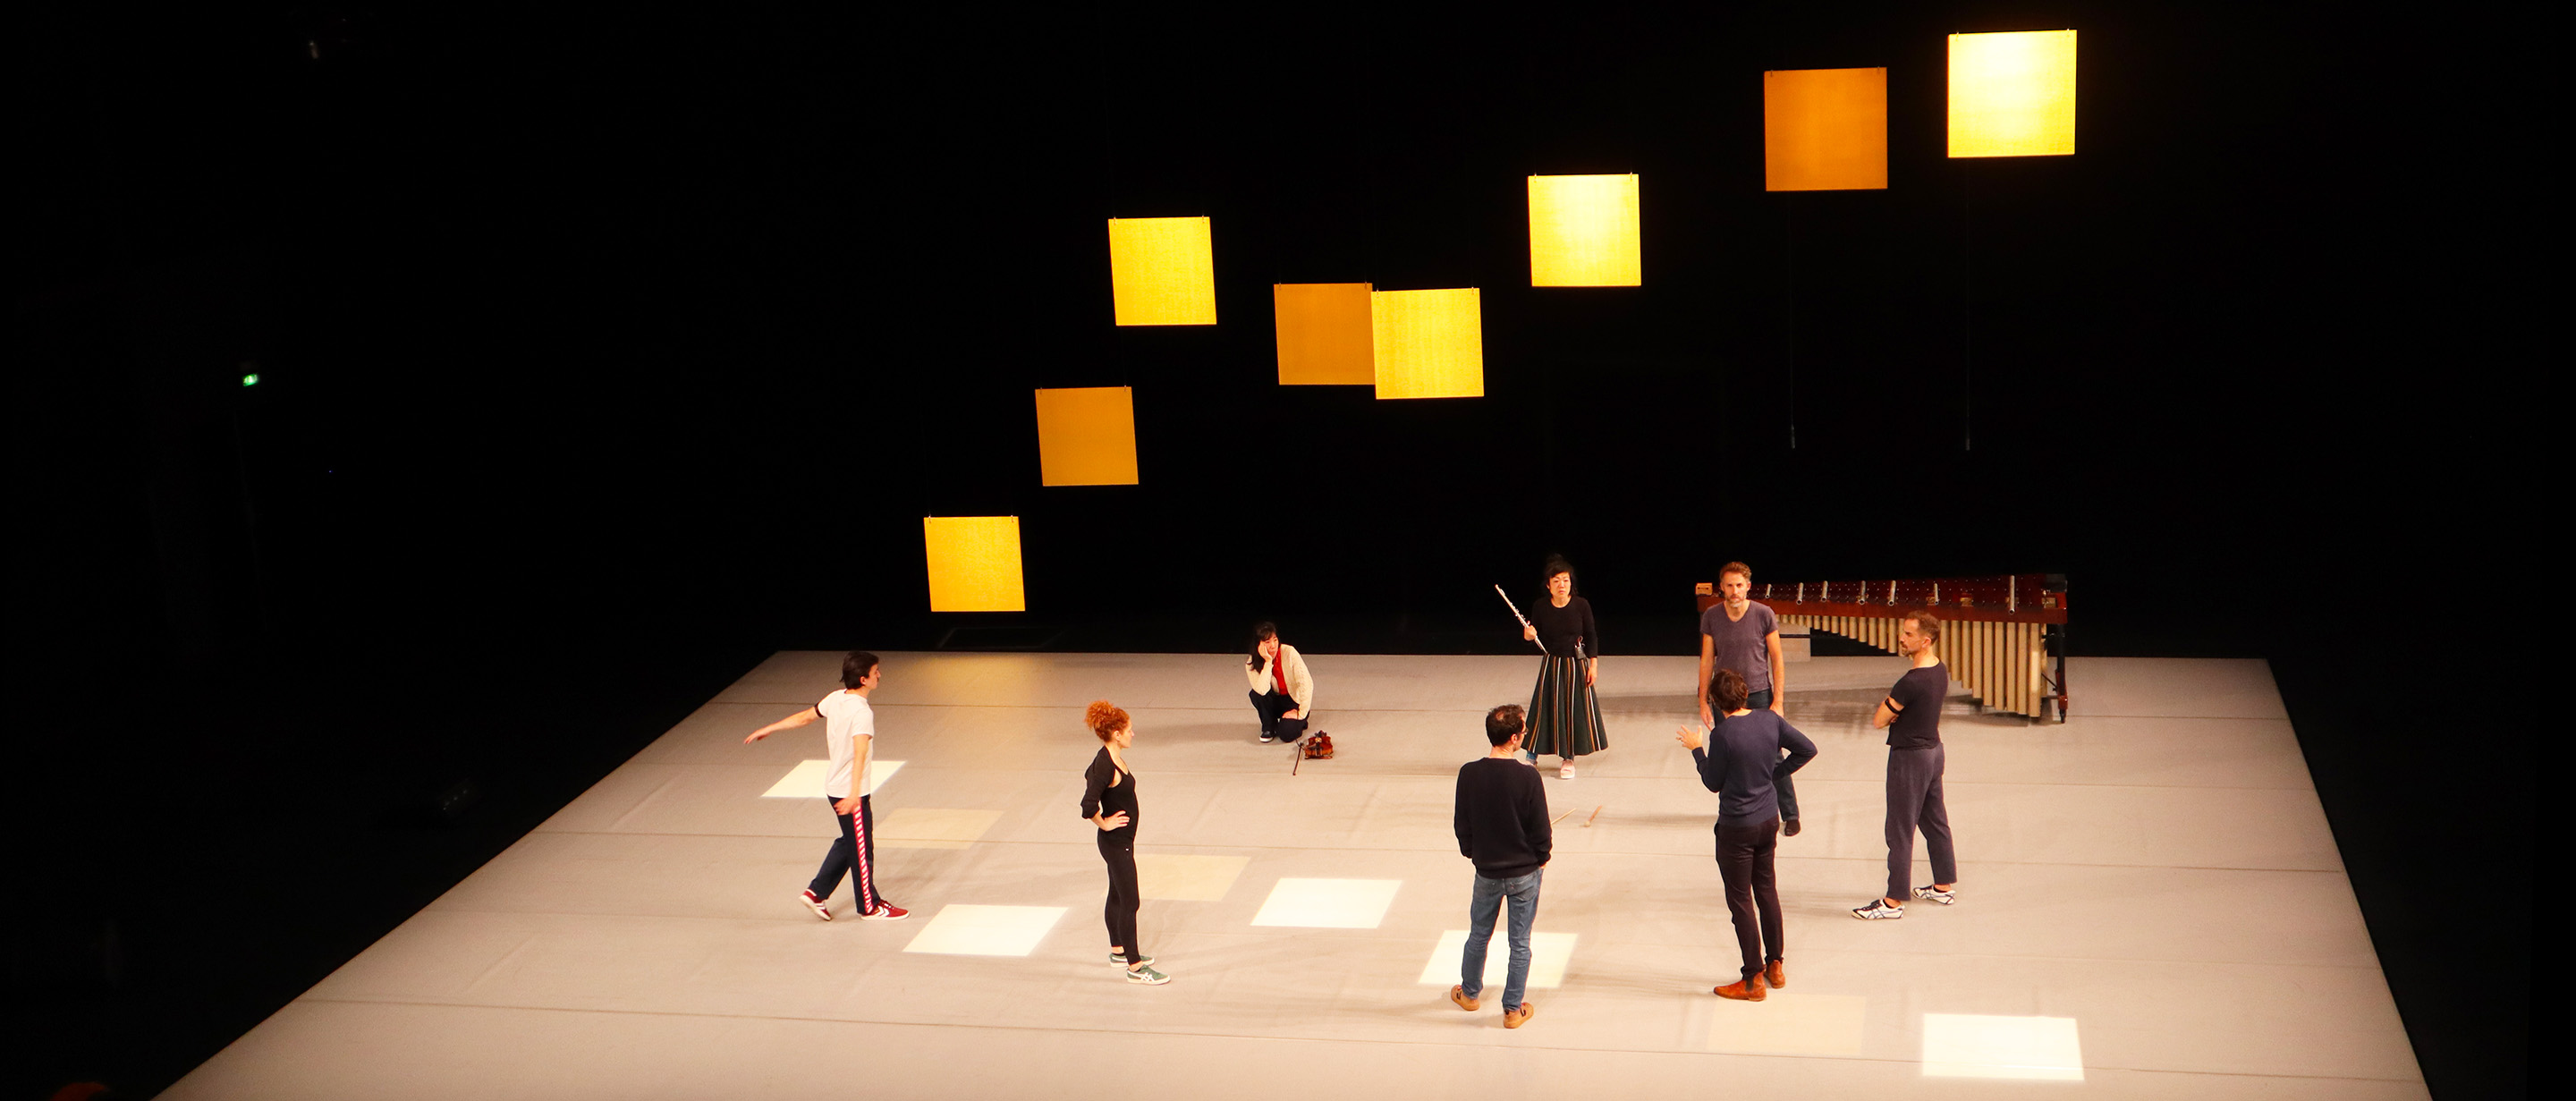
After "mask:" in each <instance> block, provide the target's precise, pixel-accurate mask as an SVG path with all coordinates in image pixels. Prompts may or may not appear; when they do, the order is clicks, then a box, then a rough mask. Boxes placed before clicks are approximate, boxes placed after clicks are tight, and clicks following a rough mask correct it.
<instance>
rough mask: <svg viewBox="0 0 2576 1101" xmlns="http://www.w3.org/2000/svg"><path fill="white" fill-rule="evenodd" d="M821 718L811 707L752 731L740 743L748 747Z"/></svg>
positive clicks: (820, 713) (820, 714)
mask: <svg viewBox="0 0 2576 1101" xmlns="http://www.w3.org/2000/svg"><path fill="white" fill-rule="evenodd" d="M822 717H823V713H822V712H820V711H817V710H815V709H813V708H811V707H808V708H806V709H805V710H803V711H799V712H797V713H795V714H793V715H789V716H787V717H786V718H784V719H780V720H778V721H777V722H774V723H771V724H769V725H768V726H764V727H761V728H760V729H758V730H755V731H752V732H751V734H750V736H748V737H746V738H744V739H743V740H742V742H743V744H744V745H750V744H751V743H753V742H756V741H759V740H761V739H762V738H766V737H768V736H770V735H772V734H776V733H778V732H779V731H781V730H788V729H792V728H795V727H799V726H803V725H805V724H806V723H810V722H813V721H814V720H816V719H819V718H822Z"/></svg>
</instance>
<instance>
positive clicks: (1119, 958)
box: [1109, 952, 1154, 967]
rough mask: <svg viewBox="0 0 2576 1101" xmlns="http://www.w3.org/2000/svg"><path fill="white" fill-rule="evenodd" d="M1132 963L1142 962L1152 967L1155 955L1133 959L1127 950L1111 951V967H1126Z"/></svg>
mask: <svg viewBox="0 0 2576 1101" xmlns="http://www.w3.org/2000/svg"><path fill="white" fill-rule="evenodd" d="M1131 963H1141V964H1144V965H1146V966H1148V967H1150V966H1153V963H1154V957H1152V956H1147V957H1145V958H1144V959H1141V960H1131V959H1128V958H1127V953H1125V952H1111V953H1110V954H1109V966H1111V967H1125V966H1127V965H1128V964H1131Z"/></svg>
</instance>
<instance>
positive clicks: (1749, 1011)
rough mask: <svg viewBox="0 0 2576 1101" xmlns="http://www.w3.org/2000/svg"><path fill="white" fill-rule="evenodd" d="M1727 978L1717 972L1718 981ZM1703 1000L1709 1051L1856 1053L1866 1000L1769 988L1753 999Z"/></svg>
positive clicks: (1867, 1001)
mask: <svg viewBox="0 0 2576 1101" xmlns="http://www.w3.org/2000/svg"><path fill="white" fill-rule="evenodd" d="M1732 977H1733V976H1731V975H1723V974H1721V975H1719V976H1718V978H1719V979H1721V980H1722V979H1729V978H1732ZM1790 977H1791V978H1796V977H1797V976H1794V975H1792V976H1790ZM1710 985H1712V986H1714V985H1716V983H1711V984H1710ZM1709 1001H1710V1003H1711V1004H1710V1007H1709V1016H1710V1017H1711V1020H1710V1021H1709V1026H1708V1049H1709V1050H1710V1051H1733V1052H1742V1053H1744V1054H1748V1055H1845V1056H1856V1055H1859V1054H1860V1037H1861V1026H1862V1024H1863V1023H1865V1022H1866V1021H1867V1020H1868V1019H1869V999H1867V998H1863V997H1860V996H1858V995H1853V994H1800V993H1796V992H1793V991H1789V990H1774V991H1772V992H1771V993H1770V994H1769V995H1768V996H1766V997H1764V998H1763V999H1762V1000H1761V1001H1758V1002H1733V1001H1727V1000H1725V999H1722V998H1710V999H1709Z"/></svg>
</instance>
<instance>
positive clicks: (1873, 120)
mask: <svg viewBox="0 0 2576 1101" xmlns="http://www.w3.org/2000/svg"><path fill="white" fill-rule="evenodd" d="M1886 187H1887V70H1885V69H1786V70H1777V71H1773V72H1767V73H1764V74H1762V189H1763V190H1765V191H1860V190H1869V189H1884V188H1886Z"/></svg>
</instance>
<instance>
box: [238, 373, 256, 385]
mask: <svg viewBox="0 0 2576 1101" xmlns="http://www.w3.org/2000/svg"><path fill="white" fill-rule="evenodd" d="M242 385H244V386H257V385H259V376H258V375H243V376H242Z"/></svg>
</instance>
